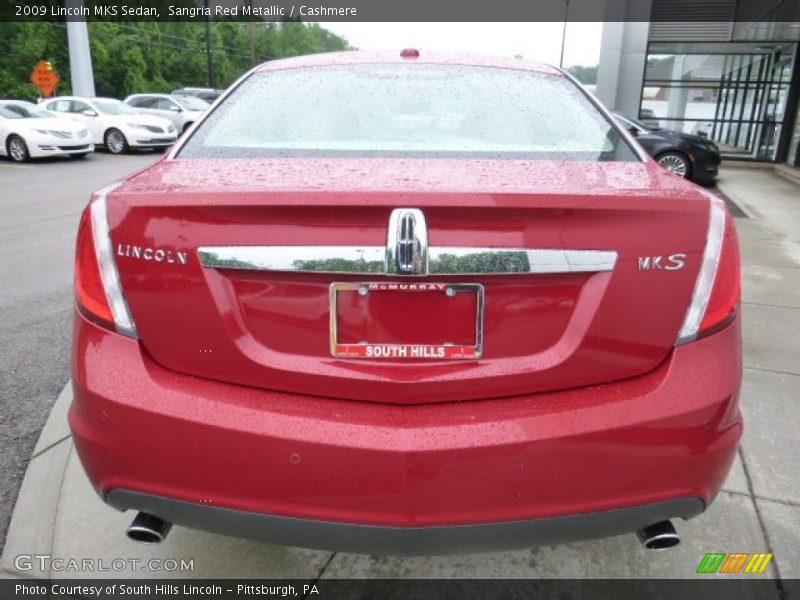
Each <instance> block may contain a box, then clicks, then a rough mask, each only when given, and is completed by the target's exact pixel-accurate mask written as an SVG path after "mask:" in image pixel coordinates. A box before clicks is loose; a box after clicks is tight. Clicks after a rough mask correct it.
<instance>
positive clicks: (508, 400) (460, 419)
mask: <svg viewBox="0 0 800 600" xmlns="http://www.w3.org/2000/svg"><path fill="white" fill-rule="evenodd" d="M77 246H78V248H77V261H76V283H75V286H76V305H77V311H76V315H75V337H74V348H73V352H74V354H73V385H74V391H75V400H74V403H73V405H72V408H71V411H70V424H71V427H72V431H73V433H74V439H75V444H76V447H77V450H78V453H79V455H80V458H81V460H82V462H83V465H84V467H85V469H86V472H87V473H88V475H89V478H90V479H91V481H92V483H93V485H94V486H95V488H96V490H97V492H98V493H99V494H100V495H101V496H102V498H103V499H104V500H105V501H106V502H107V503H108V504H110V505H111V506H113V507H116V508H118V509H123V510H124V509H133V510H135V511H138V512H139V516H138V517H137V518H136V519H135V521H134V523H133V525H132V527H131V528H130V529H129V535H130V536H131V537H133V538H134V539H138V540H142V541H158V540H160V539H162V538H163V537H164V536H165V535H166V533H167V531H168V530H169V527H170V525H171V524H172V523H176V524H179V525H185V526H189V527H196V528H201V529H206V530H210V531H218V532H225V533H229V534H234V535H240V536H249V537H256V538H260V539H264V540H271V541H276V542H279V543H284V544H292V545H304V546H311V547H318V548H328V549H335V550H345V551H363V552H377V553H384V554H404V553H441V552H463V551H475V550H485V549H491V548H511V547H525V546H535V545H539V544H543V543H551V542H554V541H563V540H571V539H579V538H584V537H592V536H605V535H614V534H618V533H621V532H634V531H636V532H639V535H640V537H641V538H642V539H643V541H644V542H645V543H646V545H647V546H649V547H653V548H662V547H667V546H669V545H673V544H675V543H677V541H678V538H677V534H676V533H675V530H674V529H673V528H672V525H671V523H670V521H669V520H670V519H673V518H678V517H681V518H690V517H693V516H695V515H697V514H699V513H701V512H702V511H703V510H704V509H705V508H707V507H708V506H709V504H710V503H711V502H712V500H713V499H714V497H715V495H716V493H717V492H718V490H719V489H720V486H721V485H722V483H723V481H724V479H725V477H726V474H727V473H728V470H729V468H730V465H731V462H732V461H733V458H734V454H735V452H736V447H737V444H738V442H739V438H740V436H741V433H742V417H741V413H740V411H739V406H738V394H739V385H740V378H741V334H740V323H739V318H738V316H737V308H738V303H739V251H738V242H737V237H736V230H735V228H734V224H733V221H732V219H731V217H730V216H729V215H728V214H727V212H726V209H725V206H724V204H723V203H722V202H721V201H720V200H719V199H717V198H716V197H715V196H713V195H711V194H710V193H709V192H707V191H705V190H703V189H701V188H698V187H696V186H694V185H693V184H691V183H688V182H686V181H684V180H683V179H681V178H680V177H677V176H676V175H674V174H671V173H668V172H666V171H665V170H664V169H663V168H661V167H660V166H659V165H658V164H656V163H655V162H654V161H653V160H652V159H650V158H649V157H647V155H646V154H645V153H644V152H643V151H642V150H641V148H640V147H639V146H638V145H637V144H636V142H635V140H633V139H632V138H631V137H630V136H629V135H628V133H627V132H625V131H624V130H622V129H621V128H620V127H619V125H617V124H615V123H614V121H613V119H612V118H611V116H610V115H609V113H608V112H607V111H605V109H603V108H601V107H600V106H599V105H597V104H596V103H595V101H594V100H592V98H591V97H590V96H588V95H587V94H586V93H585V92H584V91H583V90H582V89H581V88H580V86H578V85H577V84H576V83H575V82H574V81H572V80H571V79H570V78H569V77H568V76H567V75H565V74H564V73H563V72H562V71H560V70H557V69H554V68H551V67H546V66H538V65H532V64H529V63H526V62H523V61H519V60H500V59H481V58H475V57H465V56H434V55H427V54H425V53H419V52H417V51H403V52H402V53H396V54H391V55H386V54H367V53H357V52H354V53H342V54H330V55H325V56H307V57H302V58H294V59H288V60H279V61H274V62H270V63H268V64H265V65H263V66H261V67H258V68H256V69H254V70H253V71H251V72H250V73H248V74H247V75H246V76H244V77H243V78H242V79H241V80H240V81H239V82H238V83H237V84H235V85H234V86H233V87H232V88H231V89H230V90H229V91H228V92H227V93H226V95H225V96H223V97H222V98H221V99H220V100H219V101H218V102H217V103H216V104H215V106H214V107H212V109H211V110H210V111H208V112H207V113H206V114H205V115H204V116H203V117H202V119H200V120H199V121H198V122H197V123H195V125H194V126H193V127H192V129H190V130H189V132H188V134H187V135H185V136H184V138H182V140H181V141H179V142H178V144H177V146H176V147H175V148H174V149H173V150H172V152H171V153H170V154H169V155H168V156H167V157H165V158H164V159H163V160H160V161H159V162H158V163H156V164H155V165H153V166H151V167H150V168H148V169H145V170H144V171H141V172H139V173H136V174H134V175H131V176H130V177H128V178H126V179H125V180H124V181H121V182H118V183H116V184H114V185H111V186H109V187H107V188H105V189H103V190H100V191H99V192H97V194H95V196H94V197H93V198H92V200H91V202H90V203H89V206H88V207H87V209H86V211H85V213H84V215H83V218H82V221H81V225H80V230H79V233H78V242H77Z"/></svg>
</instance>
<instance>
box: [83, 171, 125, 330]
mask: <svg viewBox="0 0 800 600" xmlns="http://www.w3.org/2000/svg"><path fill="white" fill-rule="evenodd" d="M119 185H120V184H119V183H115V184H112V185H110V186H107V187H105V188H103V189H102V190H100V191H99V192H97V194H96V195H95V197H94V199H93V200H92V201H91V202H90V203H89V206H87V207H86V210H84V211H83V215H82V216H81V223H80V226H79V227H78V240H77V243H76V249H75V297H76V301H77V305H78V309H79V310H80V311H81V313H82V314H83V315H84V316H85V317H86V318H88V319H90V320H92V321H94V322H95V323H97V324H99V325H101V326H103V327H106V328H108V329H113V330H115V331H117V332H118V333H122V334H124V335H128V336H130V337H134V338H135V337H136V327H135V325H134V323H133V319H131V315H130V312H129V311H128V304H127V303H126V302H125V296H124V294H123V293H122V286H121V285H120V281H119V273H118V272H117V265H116V263H115V262H114V252H113V247H112V244H111V236H110V234H109V228H108V217H107V214H106V197H107V196H108V194H109V193H110V192H111V191H112V190H114V189H116V188H117V187H119Z"/></svg>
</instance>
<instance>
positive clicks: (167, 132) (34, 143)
mask: <svg viewBox="0 0 800 600" xmlns="http://www.w3.org/2000/svg"><path fill="white" fill-rule="evenodd" d="M187 90H189V91H187ZM212 91H213V90H212ZM183 92H184V93H181V94H133V95H131V96H128V97H127V98H126V99H125V101H124V102H123V101H120V100H117V99H115V98H86V97H80V96H59V97H56V98H49V99H46V100H43V101H41V102H40V103H39V104H38V105H36V104H33V103H31V102H26V101H23V100H0V156H6V157H8V158H10V159H11V160H13V161H15V162H23V161H26V160H28V159H30V158H40V157H45V156H72V157H76V158H83V157H85V156H87V155H88V154H89V153H91V152H93V151H94V149H95V147H103V148H105V149H106V150H107V151H108V152H110V153H112V154H122V153H124V152H128V151H130V150H147V149H152V150H159V149H164V148H168V147H169V146H171V145H172V144H174V143H175V140H176V139H177V138H178V136H179V135H180V134H182V133H183V132H185V131H186V130H187V129H188V128H189V127H190V126H191V125H192V124H193V123H194V122H195V121H196V120H197V119H198V118H199V117H200V115H202V114H203V112H204V111H205V110H207V109H208V107H209V103H208V102H206V101H205V100H203V99H201V98H200V97H199V96H196V95H193V94H192V93H190V88H186V90H183Z"/></svg>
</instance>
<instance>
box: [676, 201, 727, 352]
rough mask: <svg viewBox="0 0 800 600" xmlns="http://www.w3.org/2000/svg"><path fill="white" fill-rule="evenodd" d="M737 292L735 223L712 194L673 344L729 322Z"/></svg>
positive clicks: (706, 332)
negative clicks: (687, 302) (700, 250)
mask: <svg viewBox="0 0 800 600" xmlns="http://www.w3.org/2000/svg"><path fill="white" fill-rule="evenodd" d="M740 291H741V273H740V260H739V239H738V237H737V235H736V226H735V225H734V223H733V219H732V218H731V216H730V215H729V214H728V212H727V211H726V210H725V205H724V203H723V202H722V200H720V199H719V198H716V197H712V199H711V208H710V213H709V219H708V235H707V236H706V247H705V251H704V252H703V264H702V265H701V267H700V272H699V273H698V275H697V282H696V283H695V286H694V293H693V294H692V303H691V304H690V305H689V310H688V311H687V312H686V318H685V319H684V321H683V326H682V327H681V331H680V333H679V334H678V340H677V343H678V344H683V343H686V342H691V341H692V340H696V339H697V338H699V337H702V336H704V335H708V334H710V333H713V332H715V331H718V330H719V329H722V328H723V327H725V326H726V325H727V324H728V323H730V322H731V321H732V320H733V317H734V316H735V315H736V311H737V309H738V307H739V295H740Z"/></svg>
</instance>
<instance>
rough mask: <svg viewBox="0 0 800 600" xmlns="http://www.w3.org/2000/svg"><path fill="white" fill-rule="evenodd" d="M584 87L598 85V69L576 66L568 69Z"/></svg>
mask: <svg viewBox="0 0 800 600" xmlns="http://www.w3.org/2000/svg"><path fill="white" fill-rule="evenodd" d="M567 71H569V72H570V73H572V75H573V76H574V77H575V79H577V80H578V81H580V82H581V83H582V84H583V85H595V84H596V83H597V67H596V66H594V67H583V66H581V65H575V66H574V67H569V68H568V69H567Z"/></svg>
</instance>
